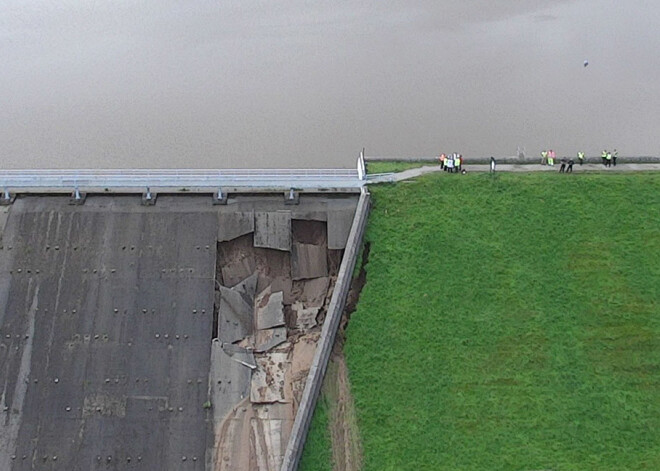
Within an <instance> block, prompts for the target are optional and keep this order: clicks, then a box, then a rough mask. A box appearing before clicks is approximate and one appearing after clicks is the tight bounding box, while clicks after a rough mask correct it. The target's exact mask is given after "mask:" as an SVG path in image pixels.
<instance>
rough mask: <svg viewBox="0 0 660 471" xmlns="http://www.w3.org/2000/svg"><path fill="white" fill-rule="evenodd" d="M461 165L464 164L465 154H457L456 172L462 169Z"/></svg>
mask: <svg viewBox="0 0 660 471" xmlns="http://www.w3.org/2000/svg"><path fill="white" fill-rule="evenodd" d="M461 165H463V156H462V155H461V154H456V173H458V172H460V171H461Z"/></svg>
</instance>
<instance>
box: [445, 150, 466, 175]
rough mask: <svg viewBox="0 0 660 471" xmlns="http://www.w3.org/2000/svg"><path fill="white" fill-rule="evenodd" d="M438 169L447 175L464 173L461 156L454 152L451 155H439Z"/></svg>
mask: <svg viewBox="0 0 660 471" xmlns="http://www.w3.org/2000/svg"><path fill="white" fill-rule="evenodd" d="M439 160H440V168H441V169H443V170H444V171H445V172H449V173H459V172H460V173H465V169H463V156H462V155H461V154H457V153H456V152H454V153H453V154H440V157H439Z"/></svg>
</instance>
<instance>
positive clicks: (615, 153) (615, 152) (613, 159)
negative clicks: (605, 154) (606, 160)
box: [612, 149, 619, 167]
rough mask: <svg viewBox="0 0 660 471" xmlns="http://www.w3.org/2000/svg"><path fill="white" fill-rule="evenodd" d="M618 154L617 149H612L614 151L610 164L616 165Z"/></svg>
mask: <svg viewBox="0 0 660 471" xmlns="http://www.w3.org/2000/svg"><path fill="white" fill-rule="evenodd" d="M618 156H619V151H617V150H616V149H614V152H612V164H613V165H614V166H615V167H616V158H617V157H618Z"/></svg>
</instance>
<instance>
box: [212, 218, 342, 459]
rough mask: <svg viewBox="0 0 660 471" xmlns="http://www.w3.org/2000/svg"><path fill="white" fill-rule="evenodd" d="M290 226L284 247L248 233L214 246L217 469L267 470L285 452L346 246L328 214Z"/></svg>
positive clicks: (213, 385) (214, 407) (215, 457)
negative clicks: (336, 241) (335, 237)
mask: <svg viewBox="0 0 660 471" xmlns="http://www.w3.org/2000/svg"><path fill="white" fill-rule="evenodd" d="M266 219H268V224H273V225H277V224H279V222H278V218H270V217H266ZM280 219H282V221H286V218H280ZM273 221H274V222H273ZM255 226H256V224H255ZM280 229H281V228H279V227H274V228H273V230H275V231H276V232H277V233H278V237H280V238H281V237H282V233H281V230H280ZM290 231H291V249H290V251H286V250H281V249H280V248H279V247H281V246H283V245H282V244H274V245H275V246H276V248H265V247H255V235H254V233H253V232H250V233H248V234H244V235H241V236H238V237H236V238H234V239H231V240H228V241H223V242H219V243H218V245H217V260H216V280H217V283H216V291H215V309H214V311H215V312H216V313H217V318H214V330H215V332H216V336H217V337H216V338H215V339H214V341H213V348H212V351H213V360H212V363H213V365H212V371H214V372H216V374H215V376H214V375H213V374H212V376H213V378H212V379H211V381H210V388H209V392H210V396H211V402H212V403H213V415H214V423H215V426H214V435H215V438H214V449H213V459H212V462H213V468H212V469H214V470H223V471H224V470H230V469H246V470H257V471H266V470H274V469H279V467H280V466H281V463H282V459H283V457H284V452H285V449H286V444H287V442H288V439H289V435H290V432H291V427H292V426H293V420H294V417H295V414H296V412H297V410H298V404H299V402H300V398H301V396H302V392H303V389H304V386H305V382H306V380H307V376H308V372H309V368H310V366H311V363H312V360H313V357H314V353H315V351H316V346H317V342H318V339H319V336H320V331H321V326H322V322H323V320H324V319H325V315H326V311H327V308H328V305H329V302H330V297H331V295H332V290H333V288H334V285H335V281H336V278H337V273H338V271H339V266H340V263H341V257H342V254H343V250H329V249H328V231H327V224H326V222H325V221H310V220H295V219H292V220H290ZM269 237H270V236H269V235H268V234H261V235H260V238H261V239H260V242H259V244H263V243H264V241H269V240H270V239H269ZM268 243H270V242H268ZM229 381H232V382H231V383H229ZM216 404H218V407H216Z"/></svg>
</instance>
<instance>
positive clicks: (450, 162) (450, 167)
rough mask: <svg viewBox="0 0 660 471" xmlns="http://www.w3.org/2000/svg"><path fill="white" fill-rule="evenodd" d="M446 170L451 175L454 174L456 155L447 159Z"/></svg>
mask: <svg viewBox="0 0 660 471" xmlns="http://www.w3.org/2000/svg"><path fill="white" fill-rule="evenodd" d="M445 168H446V169H447V171H448V172H449V173H454V154H451V155H449V156H448V157H447V163H446V166H445Z"/></svg>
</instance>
